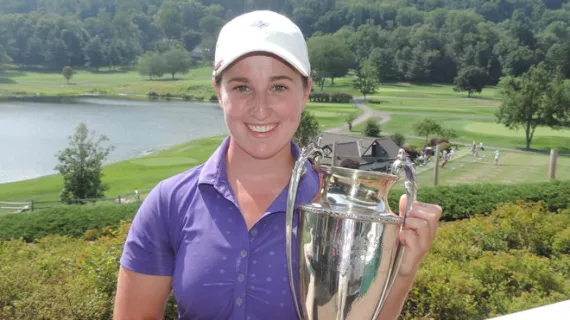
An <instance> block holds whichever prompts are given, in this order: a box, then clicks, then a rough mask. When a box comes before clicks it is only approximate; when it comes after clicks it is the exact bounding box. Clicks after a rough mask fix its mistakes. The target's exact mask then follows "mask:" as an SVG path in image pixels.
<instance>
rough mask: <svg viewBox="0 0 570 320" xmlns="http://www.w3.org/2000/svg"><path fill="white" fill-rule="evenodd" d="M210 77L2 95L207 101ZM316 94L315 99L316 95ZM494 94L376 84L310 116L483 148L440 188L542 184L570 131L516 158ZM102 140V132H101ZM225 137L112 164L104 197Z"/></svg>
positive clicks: (544, 137)
mask: <svg viewBox="0 0 570 320" xmlns="http://www.w3.org/2000/svg"><path fill="white" fill-rule="evenodd" d="M210 72H211V71H210V69H209V68H199V69H192V70H191V71H190V72H189V73H187V74H185V75H182V76H179V77H178V79H177V80H152V81H151V80H148V79H147V78H144V77H141V76H140V75H138V74H137V73H135V72H132V71H131V72H118V71H113V70H106V71H101V72H99V73H91V72H87V71H78V72H77V73H76V74H75V75H74V76H73V78H72V79H71V81H70V83H69V84H67V83H66V81H65V79H64V78H63V76H62V75H61V74H57V73H41V72H24V71H10V70H7V71H5V72H4V73H3V74H1V75H0V93H1V94H2V95H3V96H4V98H6V97H13V96H18V95H36V96H37V95H39V96H59V95H86V94H89V95H100V96H106V97H114V98H119V97H120V98H126V99H147V97H146V96H147V94H148V92H151V91H153V92H157V93H159V94H161V95H162V94H167V93H170V94H172V95H189V96H192V97H194V98H196V97H198V98H199V99H200V98H201V99H203V100H208V99H209V98H210V96H211V95H212V94H214V91H213V89H212V87H211V83H210V77H211V76H210V75H211V73H210ZM319 90H320V89H318V88H316V89H315V91H316V92H319ZM324 91H325V92H344V93H349V94H351V95H353V96H355V97H358V96H361V94H360V93H359V92H358V91H357V90H355V89H354V88H353V87H352V80H351V76H350V75H349V76H347V77H344V78H339V79H335V82H334V85H333V84H331V83H330V82H327V83H326V85H325V87H324ZM500 99H501V92H500V88H497V87H490V88H485V89H483V92H482V93H481V94H476V95H473V96H472V97H470V98H468V97H467V93H465V92H455V91H454V90H453V87H452V86H451V85H438V84H430V85H413V84H409V83H386V84H381V85H380V86H379V87H378V89H377V91H376V92H375V93H374V94H372V95H368V96H367V97H366V100H365V101H364V102H362V104H364V106H365V107H367V108H368V109H367V110H371V111H370V112H369V113H366V114H365V111H366V110H364V109H363V108H362V106H360V107H359V105H357V104H335V103H309V104H308V107H307V108H308V110H309V111H310V112H311V113H313V114H314V115H315V117H316V118H317V119H318V121H319V124H320V127H321V130H323V131H325V130H332V129H334V128H337V130H340V131H341V132H343V133H346V134H355V135H358V134H360V133H359V132H360V131H361V130H362V129H363V127H364V122H365V121H364V120H366V118H368V115H369V116H370V118H372V119H374V120H376V121H378V123H380V129H381V135H382V136H384V135H390V134H393V133H401V134H403V135H405V136H407V138H406V142H407V143H408V144H410V145H412V146H414V147H420V148H421V146H422V145H423V141H424V140H423V139H422V138H421V137H417V136H416V135H415V134H414V132H413V125H414V123H415V122H417V121H419V120H422V119H425V118H429V119H434V120H436V121H437V122H439V123H440V124H441V125H442V126H444V127H446V128H452V129H455V130H456V131H457V132H458V135H459V136H458V138H457V139H455V140H456V141H455V142H458V143H465V144H470V143H472V142H473V141H476V142H477V144H479V142H483V144H484V146H485V147H486V150H485V151H484V152H480V153H479V157H473V156H471V155H469V154H468V153H469V150H468V147H461V148H460V149H459V151H458V153H457V155H456V158H454V159H453V160H452V161H450V162H449V163H448V164H447V165H446V167H445V168H442V169H440V178H439V183H440V184H441V185H451V184H462V183H479V182H496V183H521V182H534V181H546V180H547V179H548V175H547V172H548V162H549V156H548V152H549V150H550V149H552V148H554V149H557V150H559V151H560V152H561V153H564V152H570V130H569V129H565V130H552V129H550V128H544V127H539V128H538V129H537V130H536V133H535V137H534V139H533V141H532V148H533V150H534V152H525V151H522V148H524V145H525V143H524V142H525V139H524V132H522V131H521V130H519V131H513V130H509V129H507V128H505V127H504V126H503V125H502V124H498V123H496V120H495V116H494V113H495V110H496V108H497V107H498V106H499V105H500V104H501V100H500ZM349 114H354V115H356V116H358V115H364V116H363V117H361V118H362V119H361V120H362V121H360V123H354V127H353V130H352V132H348V130H347V129H346V128H340V127H342V126H343V125H344V127H346V125H345V122H346V118H347V117H348V116H349ZM102 133H103V134H104V132H102ZM222 139H223V136H217V137H210V138H205V139H199V140H194V141H189V142H187V143H183V144H180V145H176V146H173V147H171V148H168V149H165V150H161V151H158V152H155V153H152V154H150V155H147V156H144V157H140V158H135V159H130V160H126V161H121V162H117V163H112V164H109V165H107V166H106V167H105V168H104V178H103V180H104V183H106V184H108V186H109V190H108V191H107V192H106V196H108V197H117V196H120V195H126V194H132V193H133V190H135V189H138V190H140V191H141V193H143V194H144V193H145V192H148V191H149V190H150V189H151V188H152V187H153V186H154V185H155V184H156V183H157V182H158V181H160V180H161V179H164V178H166V177H168V176H171V175H173V174H176V173H179V172H183V171H184V170H187V169H188V168H191V167H193V166H195V165H198V164H200V163H202V162H203V161H205V160H206V159H207V158H208V157H209V156H210V155H211V153H212V152H213V151H214V150H215V148H216V147H217V146H218V144H219V143H220V141H221V140H222ZM497 148H499V149H500V150H501V151H500V152H501V158H500V163H499V165H494V164H493V155H492V153H493V152H494V150H495V149H497ZM433 166H434V164H433V162H432V163H429V164H428V165H427V166H426V167H421V168H418V171H419V172H420V181H421V183H423V184H424V185H431V184H432V179H433ZM568 169H570V158H568V157H564V156H560V157H559V158H558V165H557V179H570V170H568ZM61 184H62V181H61V178H60V176H59V175H57V174H55V175H50V176H44V177H40V178H36V179H31V180H25V181H18V182H11V183H5V184H0V201H31V200H34V201H40V200H57V199H58V197H59V191H60V189H61Z"/></svg>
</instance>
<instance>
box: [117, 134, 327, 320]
mask: <svg viewBox="0 0 570 320" xmlns="http://www.w3.org/2000/svg"><path fill="white" fill-rule="evenodd" d="M229 139H230V138H229V137H228V138H226V139H225V140H224V142H223V143H222V144H221V145H220V147H219V148H218V149H217V150H216V151H215V152H214V154H213V155H212V156H211V157H210V158H209V159H208V160H207V161H206V162H205V163H204V164H202V165H200V166H198V167H195V168H193V169H190V170H188V171H186V172H184V173H182V174H179V175H176V176H173V177H171V178H168V179H166V180H163V181H161V182H160V183H159V184H158V185H157V186H156V187H155V188H154V189H153V190H152V192H151V193H150V194H149V195H148V197H147V198H146V199H145V201H144V202H143V204H142V205H141V207H140V209H139V211H138V213H137V214H136V216H135V218H134V220H133V223H132V225H131V229H130V231H129V234H128V236H127V241H126V243H125V246H124V251H123V254H122V257H121V260H120V262H121V265H122V266H123V267H125V268H127V269H130V270H133V271H135V272H138V273H143V274H150V275H161V276H172V277H173V279H172V287H173V293H174V296H175V298H176V301H177V303H178V315H179V318H180V319H184V320H186V319H188V320H190V319H192V320H195V319H220V320H221V319H224V320H225V319H236V320H237V319H239V320H242V319H243V320H246V319H252V320H253V319H268V317H270V318H271V319H274V320H276V319H287V320H290V319H296V313H295V306H294V304H293V297H292V295H291V290H290V288H289V280H288V276H287V264H286V262H287V259H286V256H285V210H286V207H287V193H288V186H287V187H286V188H285V189H284V190H283V191H282V192H281V194H280V195H279V196H278V197H277V198H276V199H275V201H274V202H273V203H272V204H271V206H270V207H269V209H268V210H267V212H265V213H264V215H263V216H262V218H261V219H260V220H259V221H258V222H257V223H256V224H255V225H254V226H253V227H252V228H251V230H250V231H249V232H248V230H247V227H246V224H245V220H244V219H243V217H242V215H241V213H240V210H239V207H238V203H237V201H236V199H235V198H234V196H233V192H232V190H231V186H230V184H229V183H228V181H227V177H226V161H225V155H226V151H227V148H228V144H229ZM291 151H292V153H293V155H294V158H297V157H298V156H299V148H298V146H297V145H295V144H294V143H292V144H291ZM306 167H307V168H309V169H310V168H311V167H310V163H309V162H307V163H306ZM318 184H319V181H318V177H317V174H316V173H315V171H314V170H312V169H310V170H307V173H306V174H304V175H303V176H302V178H301V180H300V183H299V191H298V193H297V201H296V202H297V204H301V203H308V202H310V201H311V200H312V199H313V197H314V196H315V195H316V193H317V189H318ZM295 225H296V219H295ZM295 235H296V234H295ZM294 240H295V238H294ZM294 242H295V241H294ZM293 249H294V250H296V248H293ZM294 263H295V264H296V261H294Z"/></svg>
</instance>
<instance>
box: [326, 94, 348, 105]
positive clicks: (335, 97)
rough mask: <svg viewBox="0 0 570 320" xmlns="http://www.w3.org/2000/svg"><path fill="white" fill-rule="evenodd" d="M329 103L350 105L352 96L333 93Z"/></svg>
mask: <svg viewBox="0 0 570 320" xmlns="http://www.w3.org/2000/svg"><path fill="white" fill-rule="evenodd" d="M330 101H331V102H333V103H350V102H351V101H352V95H350V94H347V93H333V94H332V95H331V98H330Z"/></svg>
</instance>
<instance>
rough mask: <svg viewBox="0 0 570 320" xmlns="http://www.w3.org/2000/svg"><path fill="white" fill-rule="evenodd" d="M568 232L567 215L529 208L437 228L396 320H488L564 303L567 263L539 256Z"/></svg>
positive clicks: (569, 273)
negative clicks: (533, 308) (539, 243)
mask: <svg viewBox="0 0 570 320" xmlns="http://www.w3.org/2000/svg"><path fill="white" fill-rule="evenodd" d="M521 225H524V228H521ZM568 227H570V210H566V211H565V212H563V213H562V214H555V213H550V212H548V210H545V209H544V208H543V207H542V206H541V205H540V204H536V203H518V204H508V205H503V206H500V207H499V208H498V209H497V210H496V211H494V212H493V214H491V215H490V216H488V217H486V216H482V215H477V216H475V217H474V218H472V219H468V220H463V221H456V222H451V223H443V224H442V225H441V226H440V228H439V230H438V235H437V239H436V241H435V242H434V246H433V248H432V250H431V251H430V253H429V254H428V256H427V257H426V259H425V261H424V262H423V263H422V266H421V268H420V270H419V272H418V276H417V281H416V283H415V285H414V287H413V288H412V291H411V293H410V295H409V298H408V300H407V301H406V303H405V305H404V309H403V312H402V319H418V318H421V319H451V320H453V319H488V318H489V317H494V316H498V315H503V314H508V313H514V312H517V311H521V310H524V309H528V308H532V307H537V306H541V305H545V304H550V303H554V302H559V301H563V300H565V299H567V297H568V295H569V294H570V283H568V282H567V281H566V279H568V278H569V277H570V268H569V267H568V262H570V256H569V255H552V256H548V255H544V254H542V253H545V252H554V245H553V244H552V243H553V241H552V240H553V239H556V238H559V237H560V235H561V234H563V233H565V232H566V230H568ZM545 231H546V232H545ZM545 233H546V234H548V235H547V236H545ZM517 237H521V241H514V242H512V241H511V240H509V239H514V238H517ZM536 239H541V240H538V241H539V242H541V243H542V244H543V245H544V246H543V247H542V249H541V250H538V251H537V250H536V249H537V248H538V247H537V246H535V245H534V244H533V242H535V241H537V240H536ZM541 252H542V253H541ZM428 314H429V316H426V315H428ZM424 317H425V318H424Z"/></svg>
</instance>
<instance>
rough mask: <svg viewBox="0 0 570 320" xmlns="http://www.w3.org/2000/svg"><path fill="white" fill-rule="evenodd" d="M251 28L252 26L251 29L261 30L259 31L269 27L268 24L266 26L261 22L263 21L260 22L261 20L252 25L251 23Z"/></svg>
mask: <svg viewBox="0 0 570 320" xmlns="http://www.w3.org/2000/svg"><path fill="white" fill-rule="evenodd" d="M251 26H252V27H257V28H259V29H260V30H261V29H263V28H265V27H267V26H269V24H267V23H265V22H263V21H261V20H257V21H255V22H254V23H252V24H251Z"/></svg>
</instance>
